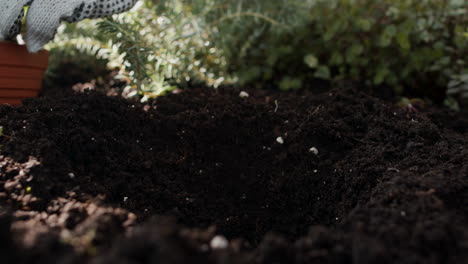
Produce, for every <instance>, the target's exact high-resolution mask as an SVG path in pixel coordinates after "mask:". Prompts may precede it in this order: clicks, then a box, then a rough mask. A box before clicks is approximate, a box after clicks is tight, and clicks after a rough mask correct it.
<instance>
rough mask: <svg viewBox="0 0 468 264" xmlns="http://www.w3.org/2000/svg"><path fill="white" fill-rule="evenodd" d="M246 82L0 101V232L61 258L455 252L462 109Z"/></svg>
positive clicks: (317, 257)
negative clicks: (150, 94) (231, 86)
mask: <svg viewBox="0 0 468 264" xmlns="http://www.w3.org/2000/svg"><path fill="white" fill-rule="evenodd" d="M250 94H251V95H250V96H249V97H248V98H242V97H240V96H239V92H238V91H237V92H233V91H212V90H189V91H185V92H183V93H181V94H174V95H169V96H165V97H161V98H160V99H158V100H157V101H155V102H152V103H151V104H148V105H139V104H133V103H132V102H129V101H126V100H124V99H119V98H113V97H106V96H103V95H101V94H98V93H85V94H76V95H74V96H68V97H64V98H47V97H45V98H40V99H32V100H28V101H25V102H24V105H23V106H21V107H17V108H11V107H6V106H3V107H1V108H0V124H1V126H3V136H2V137H1V141H0V144H1V145H2V147H1V155H2V156H1V159H0V162H1V164H2V166H1V169H0V181H1V183H2V184H1V185H0V199H1V200H0V204H2V205H3V206H7V207H8V208H10V210H12V213H11V214H10V215H11V221H10V220H8V221H7V220H5V221H4V222H5V223H9V222H11V228H10V230H12V231H11V232H12V233H11V234H10V235H8V236H10V237H14V236H16V239H15V240H16V241H17V242H16V244H17V247H18V250H19V248H23V247H27V248H29V252H33V253H30V255H32V256H35V258H36V259H37V258H38V257H37V256H43V258H44V259H48V260H50V255H53V254H55V255H56V256H57V258H61V260H62V261H64V260H67V261H70V262H71V263H73V262H77V261H85V262H93V263H154V262H162V263H194V262H204V263H207V262H208V263H272V262H278V263H311V262H314V263H315V262H318V263H464V262H467V261H468V221H467V216H468V165H467V164H468V162H467V161H468V150H467V149H466V146H467V143H468V141H467V137H466V127H467V126H466V119H462V118H461V117H460V122H459V123H458V125H455V124H456V123H457V122H456V119H457V118H458V116H457V115H454V114H452V113H448V112H442V111H431V112H428V113H416V114H414V113H411V114H409V113H407V112H405V111H404V110H401V109H395V108H393V107H391V106H389V105H387V104H386V103H385V102H383V101H381V100H378V99H375V98H373V97H370V96H368V95H366V94H363V93H360V92H357V91H354V90H344V91H342V90H334V91H332V92H329V93H326V94H322V95H313V96H312V95H298V94H292V93H289V94H281V93H277V94H275V93H266V92H261V91H252V92H250ZM445 117H446V118H445ZM447 118H450V119H451V121H450V122H449V121H447V120H446V119H447ZM5 217H6V218H5ZM5 217H4V219H10V218H9V217H10V216H8V217H7V216H5ZM155 217H156V220H154V218H155ZM166 217H170V218H171V219H173V220H168V219H166ZM2 219H3V218H2ZM0 222H1V221H0ZM141 222H145V223H144V224H140V223H141ZM38 225H40V226H41V228H42V229H39V230H38V228H37V226H38ZM4 229H5V228H4V227H3V228H2V229H0V232H1V233H8V232H7V231H8V228H6V229H5V230H4ZM124 231H128V232H127V235H124V233H125V232H124ZM90 234H92V235H90ZM119 234H122V235H121V238H118V239H116V236H118V235H119ZM216 235H218V236H216ZM219 235H222V237H220V236H219ZM44 236H45V237H46V238H44ZM215 236H216V237H215ZM18 237H21V239H18ZM224 237H225V238H224ZM44 239H47V240H48V241H55V242H50V243H49V244H47V245H50V246H47V247H44V246H43V248H41V249H40V250H38V249H37V246H38V245H39V244H41V240H44ZM226 239H227V240H228V241H229V243H228V244H227V245H226V243H224V242H226ZM213 240H215V242H213ZM220 241H221V242H220ZM217 242H219V243H220V244H219V243H218V244H217ZM1 245H2V244H1V243H0V247H6V246H1ZM42 245H44V244H42ZM217 245H218V246H219V245H221V246H222V248H224V249H223V250H215V249H216V248H217V247H218V246H217ZM225 246H227V248H225ZM52 248H53V249H52ZM1 250H2V249H1V248H0V252H1ZM54 251H60V252H62V254H58V255H57V254H56V253H53V252H54ZM30 257H31V256H29V255H28V254H24V256H18V258H23V260H22V261H23V262H25V263H29V262H28V260H29V259H28V258H30ZM39 259H41V258H39ZM44 263H45V262H44ZM49 263H50V262H49Z"/></svg>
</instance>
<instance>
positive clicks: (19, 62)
mask: <svg viewBox="0 0 468 264" xmlns="http://www.w3.org/2000/svg"><path fill="white" fill-rule="evenodd" d="M48 64H49V53H48V52H47V51H45V50H43V51H40V52H38V53H29V52H28V50H27V49H26V46H24V45H18V44H16V43H12V42H1V41H0V104H10V105H19V104H21V101H22V100H23V99H25V98H29V97H35V96H37V95H38V94H39V90H40V89H41V88H42V80H43V79H44V72H45V70H46V69H47V66H48Z"/></svg>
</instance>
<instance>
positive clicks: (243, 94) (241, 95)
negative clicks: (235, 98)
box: [239, 91, 249, 98]
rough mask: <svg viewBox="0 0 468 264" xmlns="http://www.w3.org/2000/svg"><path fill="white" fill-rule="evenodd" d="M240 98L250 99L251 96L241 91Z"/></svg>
mask: <svg viewBox="0 0 468 264" xmlns="http://www.w3.org/2000/svg"><path fill="white" fill-rule="evenodd" d="M239 97H240V98H247V97H249V94H248V93H247V92H246V91H241V92H240V93H239Z"/></svg>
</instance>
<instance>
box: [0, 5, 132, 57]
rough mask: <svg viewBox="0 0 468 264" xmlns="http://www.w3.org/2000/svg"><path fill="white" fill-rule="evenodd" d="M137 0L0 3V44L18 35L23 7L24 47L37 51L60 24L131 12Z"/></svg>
mask: <svg viewBox="0 0 468 264" xmlns="http://www.w3.org/2000/svg"><path fill="white" fill-rule="evenodd" d="M136 2H137V0H0V41H1V40H5V39H10V40H11V39H14V38H15V37H16V36H17V35H18V34H19V33H21V26H22V25H21V21H22V19H23V16H24V8H23V7H24V6H29V9H28V12H27V17H26V25H27V28H26V45H27V47H28V50H29V51H30V52H37V51H39V50H41V49H42V47H44V45H45V44H47V42H49V41H50V40H52V39H53V38H54V36H55V33H56V32H57V28H58V27H59V25H60V22H62V21H67V22H77V21H80V20H83V19H85V18H100V17H106V16H110V15H113V14H117V13H122V12H125V11H127V10H129V9H131V8H132V7H133V6H134V5H135V3H136Z"/></svg>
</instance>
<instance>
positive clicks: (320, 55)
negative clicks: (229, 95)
mask: <svg viewBox="0 0 468 264" xmlns="http://www.w3.org/2000/svg"><path fill="white" fill-rule="evenodd" d="M93 23H95V22H85V23H80V24H78V25H67V26H66V27H64V28H62V29H61V31H60V32H61V33H60V34H59V36H58V37H57V41H56V42H55V43H54V44H52V47H53V48H55V49H62V50H63V49H64V47H74V46H76V47H77V48H78V50H79V51H80V52H87V53H91V54H95V55H96V56H97V57H98V58H105V59H107V60H108V61H109V62H110V63H111V64H113V65H119V64H120V65H123V66H122V70H123V72H124V73H126V74H128V75H129V76H130V78H132V79H133V80H134V81H133V84H134V86H138V87H139V88H140V91H141V93H142V94H144V95H145V96H147V97H148V96H153V95H158V94H161V93H162V92H164V91H165V90H167V89H170V88H172V87H174V86H179V87H184V86H188V85H190V84H194V83H195V84H196V83H204V84H207V85H210V86H214V87H217V86H219V85H221V84H239V85H249V86H264V85H265V84H266V83H268V84H271V85H273V86H274V87H276V88H279V89H283V90H288V89H295V88H300V87H305V86H308V84H309V83H314V82H315V80H317V79H321V80H326V81H329V82H340V81H344V80H353V81H356V82H359V83H362V84H366V85H368V86H369V87H389V88H392V89H393V90H394V91H396V92H397V93H402V92H404V91H407V90H411V91H413V92H414V91H416V92H419V93H420V94H422V95H432V94H431V93H435V94H437V93H441V94H442V95H445V91H446V89H447V87H448V85H449V83H450V85H451V86H450V87H452V88H451V91H452V94H454V95H455V94H457V93H458V92H459V91H460V90H463V89H465V88H460V87H466V86H465V85H464V84H463V83H464V82H465V83H466V80H465V79H466V77H464V76H466V74H467V57H468V51H467V50H468V41H467V38H466V32H467V31H468V12H467V9H466V3H465V0H420V1H415V0H381V1H375V0H277V1H271V0H257V1H250V0H191V1H183V0H159V1H157V0H152V1H150V0H147V1H145V2H144V5H141V6H140V7H139V8H136V9H134V10H133V11H132V12H129V13H127V14H124V15H120V16H116V17H114V19H113V20H107V22H101V27H100V28H101V29H102V30H103V31H105V32H106V33H107V34H102V31H100V32H98V33H96V31H95V30H94V29H93V27H92V26H93ZM126 32H127V33H126ZM70 33H71V34H70ZM126 35H127V36H129V38H121V37H122V36H126ZM129 49H132V50H133V51H144V52H143V54H145V55H144V56H143V58H142V59H135V58H136V57H135V56H133V57H132V56H129V55H128V54H127V52H126V50H129ZM72 50H73V49H72ZM75 50H76V49H75ZM132 58H133V59H132ZM122 61H123V62H124V63H122ZM138 64H144V67H143V68H142V67H141V66H138V68H139V69H140V70H141V69H143V70H144V74H142V72H140V73H139V74H138V73H137V72H138V71H135V69H136V66H137V65H138ZM135 79H136V81H135ZM138 79H144V80H138ZM454 87H455V88H454ZM454 89H455V90H454ZM457 89H458V90H457ZM465 91H467V90H465ZM467 93H468V92H467ZM433 97H434V96H433Z"/></svg>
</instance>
